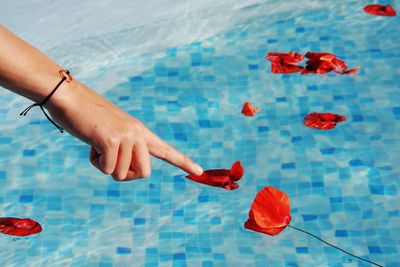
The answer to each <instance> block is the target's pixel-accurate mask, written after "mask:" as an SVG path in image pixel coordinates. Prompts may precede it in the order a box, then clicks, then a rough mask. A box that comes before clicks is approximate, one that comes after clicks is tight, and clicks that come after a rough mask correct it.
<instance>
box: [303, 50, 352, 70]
mask: <svg viewBox="0 0 400 267" xmlns="http://www.w3.org/2000/svg"><path fill="white" fill-rule="evenodd" d="M305 56H306V58H308V61H307V62H306V66H305V67H304V69H303V71H302V72H301V74H310V73H313V74H326V73H328V72H331V71H333V72H336V73H338V74H354V73H356V72H357V71H358V70H359V68H354V69H350V70H349V69H348V68H347V65H346V63H345V62H344V61H343V60H340V59H338V58H337V56H336V55H334V54H330V53H323V52H322V53H321V52H307V54H306V55H305Z"/></svg>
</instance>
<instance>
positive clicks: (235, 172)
mask: <svg viewBox="0 0 400 267" xmlns="http://www.w3.org/2000/svg"><path fill="white" fill-rule="evenodd" d="M243 174H244V169H243V166H242V163H241V162H240V160H238V161H236V162H235V163H233V165H232V167H231V171H230V175H229V176H230V177H231V180H233V181H239V180H240V179H241V178H242V177H243Z"/></svg>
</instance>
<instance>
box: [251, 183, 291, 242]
mask: <svg viewBox="0 0 400 267" xmlns="http://www.w3.org/2000/svg"><path fill="white" fill-rule="evenodd" d="M291 220H292V217H291V216H290V200H289V197H288V196H287V195H286V194H285V193H284V192H282V191H280V190H278V189H276V188H274V187H272V186H267V187H265V188H264V189H262V190H261V191H259V192H258V193H257V195H256V198H255V199H254V201H253V204H252V206H251V210H250V212H249V219H248V220H247V221H246V222H245V224H244V227H245V228H247V229H251V230H254V231H258V232H262V233H266V234H268V235H276V234H279V233H280V232H281V231H283V229H285V227H286V226H287V225H288V224H289V223H290V221H291Z"/></svg>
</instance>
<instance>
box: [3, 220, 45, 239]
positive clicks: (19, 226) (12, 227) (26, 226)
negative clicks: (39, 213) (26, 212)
mask: <svg viewBox="0 0 400 267" xmlns="http://www.w3.org/2000/svg"><path fill="white" fill-rule="evenodd" d="M41 231H42V227H41V226H40V224H39V223H38V222H36V221H34V220H31V219H27V218H26V219H20V218H12V217H3V218H0V233H3V234H7V235H15V236H28V235H33V234H37V233H40V232H41Z"/></svg>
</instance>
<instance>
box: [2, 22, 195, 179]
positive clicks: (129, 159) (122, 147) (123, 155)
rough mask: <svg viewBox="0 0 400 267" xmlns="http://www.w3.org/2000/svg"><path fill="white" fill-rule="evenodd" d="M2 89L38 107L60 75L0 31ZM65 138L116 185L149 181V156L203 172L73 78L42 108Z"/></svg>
mask: <svg viewBox="0 0 400 267" xmlns="http://www.w3.org/2000/svg"><path fill="white" fill-rule="evenodd" d="M0 62H1V64H0V85H1V86H2V87H4V88H6V89H9V90H10V91H13V92H15V93H17V94H19V95H22V96H24V97H26V98H28V99H30V100H32V101H34V102H41V101H43V99H45V98H46V96H47V95H48V94H49V93H50V92H51V91H52V90H53V88H54V86H55V85H56V84H57V83H58V82H59V81H60V80H61V76H60V74H59V70H61V69H63V68H62V67H60V66H59V65H57V63H55V62H54V61H53V60H51V59H50V58H48V57H47V56H46V55H45V54H43V53H42V52H41V51H39V50H38V49H36V48H35V47H33V46H31V45H30V44H28V43H27V42H25V41H24V40H22V39H20V38H19V37H17V36H16V35H14V34H13V33H11V32H10V31H8V30H7V29H6V28H5V27H3V26H2V25H0ZM44 107H45V108H46V109H47V110H48V112H49V113H50V115H51V117H52V118H53V119H54V120H55V121H56V122H57V123H58V124H59V125H61V126H62V127H63V128H64V129H65V130H66V131H67V132H69V133H70V134H72V135H73V136H75V137H77V138H78V139H80V140H82V141H83V142H85V143H87V144H89V145H90V147H91V149H90V161H91V163H92V164H93V165H94V166H95V167H96V168H97V169H99V170H100V171H102V172H103V173H104V174H111V175H112V177H113V178H114V179H115V180H117V181H130V180H135V179H138V178H144V177H148V176H149V175H150V172H151V166H150V155H152V156H155V157H157V158H160V159H162V160H164V161H166V162H168V163H170V164H172V165H174V166H176V167H179V168H181V169H182V170H184V171H185V172H188V173H189V174H192V175H201V174H202V172H203V170H202V168H201V167H200V166H198V165H197V164H195V163H194V162H193V161H192V160H191V159H190V158H189V157H187V156H185V155H184V154H182V153H181V152H179V151H177V150H176V149H175V148H173V147H172V146H170V145H169V144H167V143H165V142H164V141H162V140H161V139H160V138H159V137H158V136H157V135H155V134H154V133H153V132H151V131H150V130H149V129H148V128H147V127H146V126H145V125H144V124H143V123H141V122H140V121H139V120H137V119H135V118H134V117H132V116H131V115H129V114H128V113H127V112H125V111H123V110H121V109H120V108H118V107H117V106H116V105H114V104H112V103H111V102H109V101H107V100H106V99H104V98H103V97H102V96H100V95H99V94H97V93H96V92H95V91H94V90H92V89H90V88H89V87H87V86H86V85H84V84H82V83H80V82H79V81H78V80H76V79H75V78H73V79H72V81H70V82H63V83H62V84H61V86H60V87H59V88H58V90H57V91H56V93H55V94H54V95H53V96H52V97H51V98H50V100H49V101H48V102H47V103H46V104H45V106H44Z"/></svg>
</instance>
